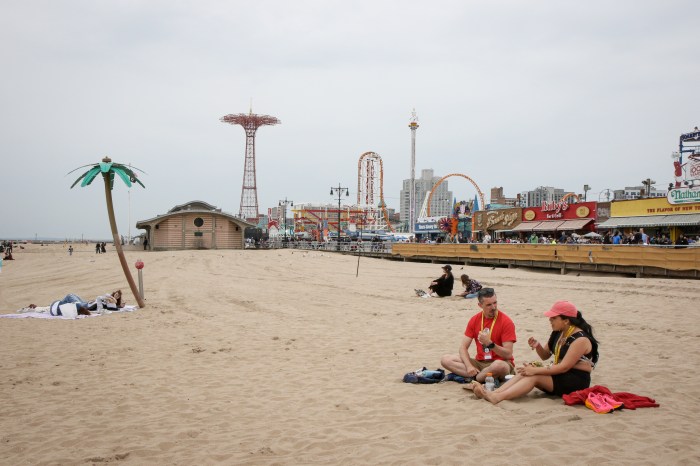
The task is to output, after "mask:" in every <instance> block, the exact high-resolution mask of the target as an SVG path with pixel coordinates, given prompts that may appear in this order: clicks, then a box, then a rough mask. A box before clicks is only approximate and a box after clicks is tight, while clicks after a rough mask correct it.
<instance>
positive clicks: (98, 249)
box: [95, 243, 102, 254]
mask: <svg viewBox="0 0 700 466" xmlns="http://www.w3.org/2000/svg"><path fill="white" fill-rule="evenodd" d="M100 252H102V245H101V244H100V243H95V254H99V253H100Z"/></svg>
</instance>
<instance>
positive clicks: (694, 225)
mask: <svg viewBox="0 0 700 466" xmlns="http://www.w3.org/2000/svg"><path fill="white" fill-rule="evenodd" d="M640 228H643V229H644V232H645V233H646V234H647V235H649V236H651V237H657V236H658V237H664V236H665V237H666V238H669V239H670V241H671V242H674V243H675V242H676V240H678V238H679V237H680V235H681V234H682V235H684V236H685V237H692V238H696V237H698V236H700V190H698V189H695V190H694V189H690V188H687V187H682V188H675V189H671V190H670V191H669V192H668V195H667V196H666V197H665V198H658V197H657V198H648V199H634V200H625V201H614V202H611V203H610V218H608V219H607V220H605V221H603V222H600V223H599V225H598V229H599V230H601V233H602V232H604V231H610V232H614V231H619V232H620V233H623V234H626V235H629V234H632V233H634V232H636V231H639V229H640Z"/></svg>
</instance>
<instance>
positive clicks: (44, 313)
mask: <svg viewBox="0 0 700 466" xmlns="http://www.w3.org/2000/svg"><path fill="white" fill-rule="evenodd" d="M48 309H49V308H48V307H44V308H41V307H37V308H35V309H29V308H26V307H25V308H23V309H20V310H19V311H17V313H15V314H0V317H3V318H6V319H24V318H27V317H32V318H34V319H82V318H84V317H97V316H101V315H105V314H114V313H115V312H133V311H135V310H136V309H138V307H136V306H124V307H123V308H121V310H119V311H107V310H103V312H100V313H98V312H93V313H92V314H90V315H89V316H83V315H77V311H76V316H75V317H64V316H52V315H51V314H50V313H49V312H48ZM61 313H63V308H61Z"/></svg>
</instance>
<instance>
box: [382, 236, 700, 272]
mask: <svg viewBox="0 0 700 466" xmlns="http://www.w3.org/2000/svg"><path fill="white" fill-rule="evenodd" d="M391 259H395V260H405V261H420V262H432V263H449V264H465V265H490V266H500V267H504V266H507V267H536V268H548V269H559V270H560V272H561V273H562V274H566V273H567V272H569V271H579V270H585V271H595V272H610V273H623V274H631V275H634V276H637V277H644V276H663V277H672V278H696V279H698V278H700V247H686V248H678V249H676V248H673V247H657V246H637V245H602V244H590V245H587V244H573V245H566V244H482V243H471V244H444V243H443V244H417V243H397V244H394V245H393V247H392V251H391Z"/></svg>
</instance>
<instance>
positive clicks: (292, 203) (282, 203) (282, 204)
mask: <svg viewBox="0 0 700 466" xmlns="http://www.w3.org/2000/svg"><path fill="white" fill-rule="evenodd" d="M288 205H290V206H292V207H294V201H288V200H287V197H286V196H285V198H284V200H283V201H279V203H278V206H279V207H282V206H284V214H283V215H284V219H283V220H282V223H283V224H284V242H285V243H286V242H287V206H288Z"/></svg>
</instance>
